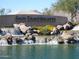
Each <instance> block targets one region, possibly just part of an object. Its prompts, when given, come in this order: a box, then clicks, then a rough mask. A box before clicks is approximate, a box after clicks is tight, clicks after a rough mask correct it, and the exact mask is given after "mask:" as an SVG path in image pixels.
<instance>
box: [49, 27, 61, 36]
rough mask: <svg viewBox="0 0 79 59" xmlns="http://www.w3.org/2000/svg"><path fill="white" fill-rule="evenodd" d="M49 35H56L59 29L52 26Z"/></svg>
mask: <svg viewBox="0 0 79 59" xmlns="http://www.w3.org/2000/svg"><path fill="white" fill-rule="evenodd" d="M50 34H51V35H57V34H60V30H59V29H57V28H54V29H53V31H52V32H51V33H50Z"/></svg>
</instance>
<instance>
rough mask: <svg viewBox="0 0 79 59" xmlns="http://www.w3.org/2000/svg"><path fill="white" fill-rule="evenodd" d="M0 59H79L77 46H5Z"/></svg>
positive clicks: (78, 47)
mask: <svg viewBox="0 0 79 59" xmlns="http://www.w3.org/2000/svg"><path fill="white" fill-rule="evenodd" d="M0 59H79V45H26V46H5V47H0Z"/></svg>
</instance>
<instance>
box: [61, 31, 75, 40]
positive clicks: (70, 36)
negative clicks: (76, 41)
mask: <svg viewBox="0 0 79 59" xmlns="http://www.w3.org/2000/svg"><path fill="white" fill-rule="evenodd" d="M61 37H62V38H63V39H65V40H69V39H72V38H74V37H73V35H71V34H69V33H67V32H66V31H64V32H63V33H62V35H61Z"/></svg>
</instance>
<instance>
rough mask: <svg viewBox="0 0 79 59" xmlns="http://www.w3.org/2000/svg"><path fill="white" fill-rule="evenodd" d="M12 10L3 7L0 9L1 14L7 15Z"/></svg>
mask: <svg viewBox="0 0 79 59" xmlns="http://www.w3.org/2000/svg"><path fill="white" fill-rule="evenodd" d="M9 12H11V10H10V9H5V8H1V9H0V15H6V14H7V13H9Z"/></svg>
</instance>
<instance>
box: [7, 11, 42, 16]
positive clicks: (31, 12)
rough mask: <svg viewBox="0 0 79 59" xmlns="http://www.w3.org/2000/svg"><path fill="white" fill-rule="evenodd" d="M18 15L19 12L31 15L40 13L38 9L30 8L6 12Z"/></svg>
mask: <svg viewBox="0 0 79 59" xmlns="http://www.w3.org/2000/svg"><path fill="white" fill-rule="evenodd" d="M18 14H19V15H20V14H31V15H42V14H41V13H40V12H39V11H37V10H30V11H25V10H21V11H16V12H11V13H8V15H18Z"/></svg>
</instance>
